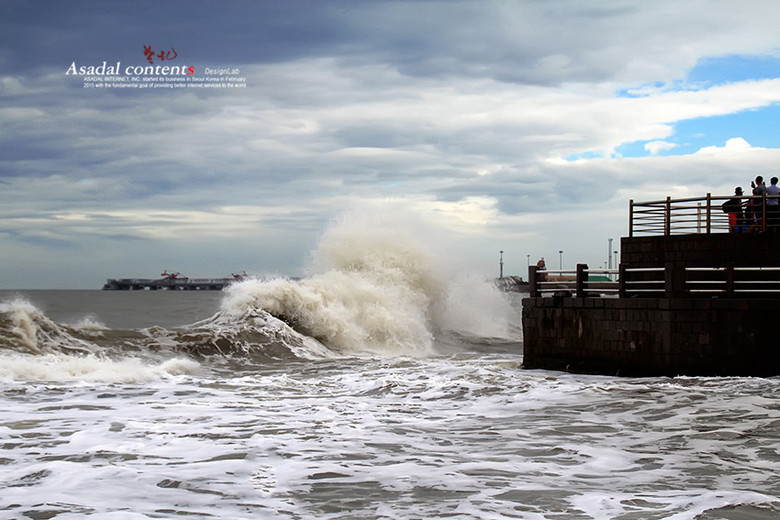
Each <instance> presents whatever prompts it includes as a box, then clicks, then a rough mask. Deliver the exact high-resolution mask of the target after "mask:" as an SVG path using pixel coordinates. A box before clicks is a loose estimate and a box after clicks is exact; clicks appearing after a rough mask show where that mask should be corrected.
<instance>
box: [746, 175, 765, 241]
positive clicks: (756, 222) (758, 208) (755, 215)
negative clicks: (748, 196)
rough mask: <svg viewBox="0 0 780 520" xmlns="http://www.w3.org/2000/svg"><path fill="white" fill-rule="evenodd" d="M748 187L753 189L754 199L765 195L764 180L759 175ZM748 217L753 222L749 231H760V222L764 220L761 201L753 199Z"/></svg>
mask: <svg viewBox="0 0 780 520" xmlns="http://www.w3.org/2000/svg"><path fill="white" fill-rule="evenodd" d="M750 187H751V188H753V196H754V197H761V196H762V195H764V193H766V184H764V178H763V177H762V176H761V175H759V176H758V177H756V180H755V181H751V182H750ZM748 217H749V218H751V219H752V220H753V227H752V228H751V231H760V230H761V221H762V220H763V218H764V203H763V201H762V199H760V198H754V199H752V200H751V201H750V205H749V206H748Z"/></svg>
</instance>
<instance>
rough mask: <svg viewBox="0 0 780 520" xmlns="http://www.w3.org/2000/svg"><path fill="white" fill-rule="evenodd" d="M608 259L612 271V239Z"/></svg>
mask: <svg viewBox="0 0 780 520" xmlns="http://www.w3.org/2000/svg"><path fill="white" fill-rule="evenodd" d="M607 259H608V260H609V269H612V239H611V238H610V239H609V247H608V248H607Z"/></svg>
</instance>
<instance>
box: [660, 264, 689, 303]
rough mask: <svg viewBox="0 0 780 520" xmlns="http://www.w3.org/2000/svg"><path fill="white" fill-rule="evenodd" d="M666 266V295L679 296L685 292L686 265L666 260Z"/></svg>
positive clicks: (669, 296) (668, 296) (670, 296)
mask: <svg viewBox="0 0 780 520" xmlns="http://www.w3.org/2000/svg"><path fill="white" fill-rule="evenodd" d="M664 267H665V268H664V292H665V293H666V297H667V298H674V297H676V298H679V297H680V296H682V295H683V294H684V293H685V265H684V264H682V263H680V262H666V265H665V266H664Z"/></svg>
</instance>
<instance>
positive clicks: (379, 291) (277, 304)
mask: <svg viewBox="0 0 780 520" xmlns="http://www.w3.org/2000/svg"><path fill="white" fill-rule="evenodd" d="M395 209H396V208H392V207H391V208H388V207H381V208H378V209H377V208H374V209H373V210H361V211H355V212H350V213H347V214H345V215H344V216H343V217H342V218H340V219H339V220H338V221H336V222H334V223H333V225H332V226H331V227H330V228H329V229H328V230H327V231H326V232H325V233H324V235H323V237H322V239H321V240H320V243H319V245H318V248H317V249H316V251H315V252H314V254H313V257H312V261H311V266H310V268H309V276H307V277H306V278H304V279H303V280H299V281H298V280H287V279H274V280H264V281H263V280H249V281H246V282H244V283H241V284H237V285H233V286H231V287H230V288H229V289H228V296H227V298H226V299H225V301H224V303H223V309H225V310H226V311H227V312H229V313H232V314H240V313H243V312H244V311H245V310H246V309H247V308H248V307H259V308H262V309H264V310H266V311H268V312H270V313H271V314H272V315H274V316H277V317H280V318H282V319H284V320H286V321H287V322H288V323H290V324H291V325H292V326H293V327H295V328H296V330H299V331H301V332H303V333H305V334H309V335H311V336H312V337H314V338H316V339H318V340H320V341H322V342H323V343H325V344H326V345H328V346H329V347H330V348H333V349H336V350H339V351H344V352H352V353H354V352H369V353H372V354H378V355H412V356H425V355H429V354H431V353H432V347H433V340H434V336H435V333H436V332H437V331H439V330H450V331H458V332H470V333H474V334H477V335H487V336H496V335H502V334H506V331H507V323H508V316H509V312H510V306H509V304H508V302H507V301H506V300H505V299H504V298H503V296H502V295H501V294H500V293H499V291H498V290H496V289H495V288H494V287H493V285H492V284H491V283H489V282H487V281H485V280H484V279H482V278H479V277H476V276H473V275H470V274H468V273H465V272H458V269H457V267H456V265H457V262H455V261H453V258H454V255H452V254H448V253H447V251H448V248H447V245H446V244H445V243H444V242H443V241H442V240H441V239H440V235H441V233H439V232H437V231H436V230H430V229H428V228H426V226H424V225H423V224H421V223H420V222H419V221H417V220H415V219H413V218H411V217H408V216H406V215H404V214H403V213H402V212H399V211H394V210H395Z"/></svg>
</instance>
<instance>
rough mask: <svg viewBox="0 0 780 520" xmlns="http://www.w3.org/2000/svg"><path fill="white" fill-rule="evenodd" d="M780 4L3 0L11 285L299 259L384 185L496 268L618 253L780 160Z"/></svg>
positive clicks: (3, 178)
mask: <svg viewBox="0 0 780 520" xmlns="http://www.w3.org/2000/svg"><path fill="white" fill-rule="evenodd" d="M779 19H780V2H777V1H775V0H766V1H757V0H746V1H743V2H740V3H739V7H738V8H735V4H734V3H733V2H732V1H730V0H727V1H718V0H686V1H685V2H681V1H679V0H658V1H654V2H637V1H627V0H602V1H599V2H582V1H580V0H550V1H530V0H529V1H524V0H512V1H510V0H507V1H494V0H479V1H477V0H474V1H457V0H440V1H423V0H328V1H321V0H312V1H308V0H286V1H279V2H274V1H248V0H247V1H231V0H225V1H221V2H207V1H192V0H187V1H161V0H156V1H146V0H136V1H133V2H110V1H106V0H91V1H80V0H69V1H51V0H36V1H18V0H4V1H3V2H2V3H0V289H47V288H49V289H98V288H100V287H101V286H102V284H103V283H104V282H105V280H106V279H107V278H123V277H144V278H155V277H157V276H158V275H159V274H160V273H161V272H162V271H163V270H164V269H167V270H173V271H180V272H182V273H183V274H186V275H188V276H190V277H206V276H209V277H210V276H213V277H222V276H228V275H229V274H230V273H233V272H239V271H243V270H246V271H247V272H248V273H250V274H253V275H256V276H266V275H282V276H300V275H302V274H305V272H306V266H307V265H308V263H309V261H310V255H311V252H312V251H313V250H314V249H315V248H316V246H317V243H318V240H319V238H320V237H321V236H322V234H323V232H324V230H325V229H326V228H327V227H328V225H329V224H330V223H331V222H333V221H334V220H337V219H339V218H343V215H344V214H345V213H349V212H351V211H354V210H356V209H360V208H362V209H363V210H364V209H365V208H367V207H368V208H372V211H377V212H380V213H381V212H383V211H384V212H388V213H399V214H400V213H403V214H408V215H414V218H417V219H419V220H420V221H421V222H425V223H426V225H431V226H433V227H434V228H435V229H437V230H438V233H439V234H440V235H442V236H447V237H449V239H450V242H451V244H452V246H451V247H452V249H451V250H449V251H448V255H449V257H446V258H444V259H443V261H447V262H449V261H455V260H454V257H457V260H458V261H462V262H463V263H464V264H467V265H469V266H470V268H473V269H475V270H477V271H479V272H481V273H484V275H485V276H497V275H498V274H499V258H500V256H499V255H500V253H499V252H500V251H503V261H504V274H505V275H507V274H515V275H520V276H523V277H525V276H527V264H528V262H529V261H530V262H531V263H535V262H536V261H537V260H538V259H539V258H540V257H545V259H546V260H547V264H548V267H550V268H558V267H563V268H564V269H567V268H568V269H573V268H574V265H575V264H576V263H587V264H588V265H590V266H591V267H604V264H605V263H606V262H607V258H608V255H609V253H610V242H609V240H610V239H613V241H614V242H613V243H612V248H611V249H613V250H618V249H619V243H620V237H622V236H625V235H626V234H627V223H628V204H629V200H631V199H633V200H636V201H648V200H658V199H663V198H665V197H666V196H672V197H701V196H704V195H705V194H706V193H712V194H718V195H730V194H732V193H733V190H734V187H735V186H737V185H740V186H742V187H747V186H749V184H750V180H751V179H753V178H754V177H755V176H756V175H759V174H760V175H763V176H764V177H766V178H769V177H771V176H773V175H777V173H778V170H779V169H780V168H778V164H780V139H779V137H780V135H779V134H780V125H778V124H777V122H778V120H779V119H780V117H779V116H780V103H779V102H780V79H779V78H780V31H778V30H777V20H779ZM145 50H151V51H152V52H153V55H149V56H147V54H145ZM150 60H151V63H152V65H153V66H169V67H173V66H177V67H178V68H179V70H177V72H179V73H178V74H173V73H168V74H165V73H163V72H160V69H158V70H157V71H156V72H149V73H146V72H144V71H143V67H146V66H149V65H150ZM103 62H106V65H107V66H113V65H115V64H116V63H117V62H119V63H120V67H119V70H118V71H117V73H114V74H103V75H101V74H100V71H99V70H96V69H97V68H98V67H99V66H101V65H103ZM80 67H85V68H86V69H85V70H86V73H85V74H80V73H79V72H78V71H79V68H80ZM89 67H92V71H91V72H90V71H89ZM189 67H192V71H193V72H192V74H189V75H188V74H186V72H187V71H188V69H189ZM128 68H129V69H128ZM220 69H222V72H223V73H221V74H220V73H216V74H214V73H213V72H214V71H215V70H217V71H219V70H220ZM171 70H173V69H171ZM180 71H184V74H182V73H181V72H180ZM208 72H212V73H211V74H208ZM174 77H175V78H177V79H176V80H171V78H174ZM96 78H97V79H96ZM215 78H220V79H219V80H218V81H222V82H224V83H227V82H229V83H230V84H231V85H232V86H230V87H228V86H225V87H222V86H221V85H222V83H220V86H219V87H210V88H206V87H205V86H204V84H205V82H206V81H207V80H209V81H212V80H215ZM223 80H224V81H223ZM174 81H184V82H189V83H183V84H181V85H180V86H177V87H175V88H173V82H174ZM121 82H125V83H130V82H134V83H145V84H147V86H146V87H144V88H141V86H140V85H139V86H138V87H135V86H133V87H126V86H121V87H120V86H114V85H117V84H118V83H121ZM166 82H167V83H168V85H166V84H165V83H166ZM196 83H200V84H199V85H197V86H196V85H195V84H196ZM97 84H101V85H102V86H96V85H97ZM169 87H170V88H169ZM408 231H409V232H410V233H414V226H411V229H409V230H408ZM559 251H563V253H562V254H561V253H559ZM559 264H560V265H559Z"/></svg>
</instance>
